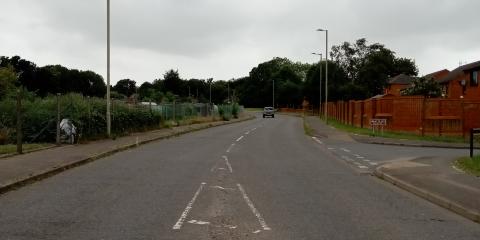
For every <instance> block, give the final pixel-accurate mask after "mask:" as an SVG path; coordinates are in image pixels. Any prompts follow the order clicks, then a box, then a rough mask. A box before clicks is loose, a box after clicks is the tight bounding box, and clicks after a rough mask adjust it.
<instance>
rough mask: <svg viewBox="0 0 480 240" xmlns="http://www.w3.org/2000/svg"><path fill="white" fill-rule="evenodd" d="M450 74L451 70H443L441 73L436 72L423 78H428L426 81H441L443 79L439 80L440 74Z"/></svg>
mask: <svg viewBox="0 0 480 240" xmlns="http://www.w3.org/2000/svg"><path fill="white" fill-rule="evenodd" d="M448 73H450V71H449V70H447V69H443V70H440V71H436V72H433V73H430V74H427V75H425V76H423V77H424V78H426V79H433V80H439V79H441V78H439V75H440V74H448Z"/></svg>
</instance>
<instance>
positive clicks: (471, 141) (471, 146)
mask: <svg viewBox="0 0 480 240" xmlns="http://www.w3.org/2000/svg"><path fill="white" fill-rule="evenodd" d="M470 158H473V128H472V129H470Z"/></svg>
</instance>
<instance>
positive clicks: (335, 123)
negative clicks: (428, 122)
mask: <svg viewBox="0 0 480 240" xmlns="http://www.w3.org/2000/svg"><path fill="white" fill-rule="evenodd" d="M328 124H329V125H330V126H332V127H335V128H336V129H339V130H342V131H346V132H349V133H356V134H360V135H367V136H377V137H384V138H395V139H408V140H419V141H434V142H448V143H464V142H465V140H464V139H463V138H462V137H450V136H420V135H417V134H414V133H404V132H391V131H384V132H383V134H381V133H375V134H373V132H372V130H371V129H367V128H358V127H354V126H351V125H347V124H343V123H341V122H339V121H336V120H333V119H329V120H328Z"/></svg>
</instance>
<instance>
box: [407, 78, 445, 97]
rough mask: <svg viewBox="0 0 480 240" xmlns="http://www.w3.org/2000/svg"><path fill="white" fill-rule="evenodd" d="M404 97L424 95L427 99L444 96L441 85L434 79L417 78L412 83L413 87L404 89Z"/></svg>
mask: <svg viewBox="0 0 480 240" xmlns="http://www.w3.org/2000/svg"><path fill="white" fill-rule="evenodd" d="M402 95H405V96H414V95H422V96H425V97H440V96H441V95H442V89H441V87H440V84H438V82H436V81H435V80H433V78H425V77H421V78H417V79H415V80H413V81H412V86H411V87H409V88H407V89H404V90H403V91H402Z"/></svg>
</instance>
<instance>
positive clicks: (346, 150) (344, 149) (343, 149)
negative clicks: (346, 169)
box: [340, 148, 350, 153]
mask: <svg viewBox="0 0 480 240" xmlns="http://www.w3.org/2000/svg"><path fill="white" fill-rule="evenodd" d="M340 150H342V151H344V152H348V153H349V152H350V150H348V149H346V148H340Z"/></svg>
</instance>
